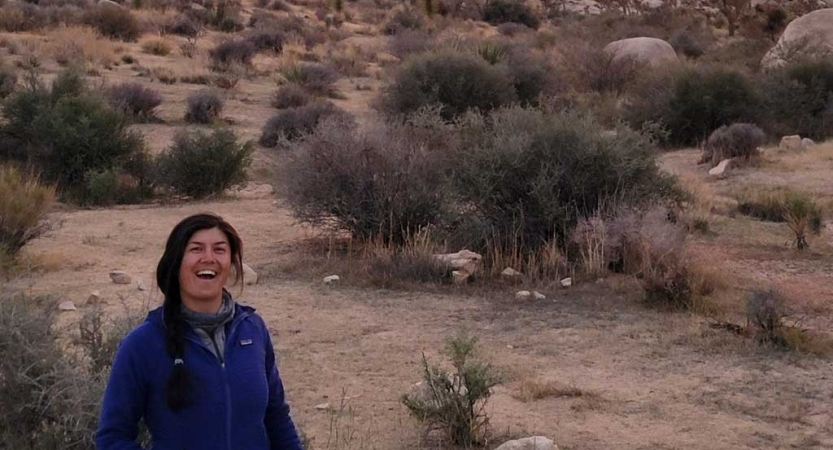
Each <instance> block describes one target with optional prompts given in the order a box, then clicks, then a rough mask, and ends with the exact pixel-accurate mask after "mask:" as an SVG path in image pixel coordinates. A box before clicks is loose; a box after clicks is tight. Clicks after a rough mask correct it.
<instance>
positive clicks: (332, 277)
mask: <svg viewBox="0 0 833 450" xmlns="http://www.w3.org/2000/svg"><path fill="white" fill-rule="evenodd" d="M339 280H341V278H339V277H338V275H330V276H328V277H324V284H336V283H338V282H339Z"/></svg>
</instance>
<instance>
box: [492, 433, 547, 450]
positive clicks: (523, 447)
mask: <svg viewBox="0 0 833 450" xmlns="http://www.w3.org/2000/svg"><path fill="white" fill-rule="evenodd" d="M495 450H558V446H557V445H555V443H554V442H553V441H551V440H549V439H547V438H545V437H544V436H532V437H527V438H523V439H516V440H514V441H508V442H504V443H503V444H502V445H501V446H500V447H498V448H496V449H495Z"/></svg>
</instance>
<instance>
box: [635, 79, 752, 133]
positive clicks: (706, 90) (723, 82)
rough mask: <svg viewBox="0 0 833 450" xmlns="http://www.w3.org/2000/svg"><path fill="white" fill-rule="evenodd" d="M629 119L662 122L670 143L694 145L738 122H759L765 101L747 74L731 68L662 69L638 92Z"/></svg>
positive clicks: (639, 121) (641, 124) (637, 123)
mask: <svg viewBox="0 0 833 450" xmlns="http://www.w3.org/2000/svg"><path fill="white" fill-rule="evenodd" d="M631 100H632V101H631V105H629V107H628V108H627V111H626V113H625V117H626V119H627V120H628V122H629V123H630V124H631V126H633V127H636V128H640V127H642V126H643V125H644V124H645V123H648V122H653V123H660V124H662V125H663V126H665V128H666V129H667V131H668V143H670V144H673V145H695V144H698V143H699V142H700V141H702V140H704V139H706V137H707V136H709V134H711V132H713V131H714V130H716V129H718V128H720V127H722V126H724V125H725V126H728V125H731V124H732V123H735V122H752V123H754V122H755V121H756V120H755V119H756V118H757V117H758V116H759V109H760V100H759V96H758V94H757V92H756V90H755V88H754V86H753V85H752V82H751V81H750V80H749V79H747V77H746V76H744V75H743V74H741V73H740V72H737V71H735V70H732V69H728V68H719V67H718V68H709V69H696V68H686V69H682V70H673V69H672V70H666V71H659V72H658V73H656V74H653V76H648V77H645V79H644V80H642V81H641V82H640V83H639V85H638V87H637V88H636V89H635V91H634V93H633V96H632V99H631Z"/></svg>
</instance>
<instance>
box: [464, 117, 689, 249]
mask: <svg viewBox="0 0 833 450" xmlns="http://www.w3.org/2000/svg"><path fill="white" fill-rule="evenodd" d="M460 128H461V129H460V132H461V136H463V138H462V141H463V142H462V144H461V145H460V147H459V148H458V149H457V150H456V152H455V154H454V155H453V158H452V160H453V161H454V168H453V172H452V173H453V181H454V183H455V186H456V189H455V191H456V193H457V195H458V196H459V197H460V198H461V199H462V201H463V204H464V205H465V206H466V210H467V211H468V212H469V215H470V218H471V219H474V221H475V222H476V223H478V224H479V226H478V227H474V228H468V229H467V230H468V231H466V233H468V235H467V236H462V237H461V238H464V242H463V243H464V244H467V245H472V246H475V247H477V246H478V245H481V246H482V245H483V243H484V241H485V240H487V239H493V238H494V237H495V236H494V235H495V234H497V235H498V236H500V237H503V238H504V239H514V240H516V241H519V242H518V243H520V244H522V245H524V246H525V247H526V248H530V249H534V248H537V247H539V246H541V245H542V244H544V243H546V242H548V241H550V240H551V239H553V238H558V239H559V240H560V242H562V243H563V242H564V240H565V238H566V237H567V236H568V235H569V233H570V231H571V230H572V228H573V227H574V226H575V224H576V223H577V222H578V220H579V219H580V218H582V217H590V216H592V215H593V214H594V213H595V212H596V211H598V210H599V209H600V208H604V207H606V206H612V205H613V204H614V203H615V204H617V205H627V204H639V203H644V202H647V201H649V200H653V199H657V198H661V197H664V196H667V195H670V194H672V193H673V189H672V187H673V185H672V183H671V181H670V180H669V179H668V178H667V177H665V176H663V175H662V174H661V173H660V172H659V170H658V169H657V166H656V163H655V158H654V148H653V144H652V142H651V140H650V139H649V138H648V137H647V136H644V135H642V134H639V133H637V132H635V131H632V130H630V129H628V128H627V127H624V126H621V127H619V128H617V129H616V131H615V133H610V132H604V131H603V129H602V128H601V127H600V126H599V125H598V124H597V123H596V122H595V121H594V120H592V119H590V118H587V117H582V116H578V115H573V114H567V113H557V114H545V113H543V112H541V111H539V110H535V109H523V108H518V107H514V108H509V109H504V110H500V111H497V112H495V113H493V114H492V115H491V116H489V117H484V116H479V115H469V116H468V117H466V119H465V120H463V122H462V124H461V125H460Z"/></svg>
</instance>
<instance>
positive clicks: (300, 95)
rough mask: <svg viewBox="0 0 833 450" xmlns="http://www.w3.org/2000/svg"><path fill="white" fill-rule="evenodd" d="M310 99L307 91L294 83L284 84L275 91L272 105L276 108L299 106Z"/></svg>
mask: <svg viewBox="0 0 833 450" xmlns="http://www.w3.org/2000/svg"><path fill="white" fill-rule="evenodd" d="M311 100H312V98H311V97H310V95H309V94H308V93H307V91H306V90H305V89H304V88H302V87H301V86H299V85H297V84H295V83H288V84H284V85H283V86H281V87H279V88H278V90H277V91H275V95H274V96H273V97H272V106H274V107H275V108H277V109H286V108H299V107H301V106H304V105H306V104H307V103H309V102H310V101H311Z"/></svg>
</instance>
